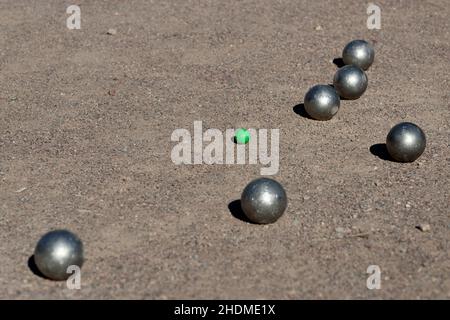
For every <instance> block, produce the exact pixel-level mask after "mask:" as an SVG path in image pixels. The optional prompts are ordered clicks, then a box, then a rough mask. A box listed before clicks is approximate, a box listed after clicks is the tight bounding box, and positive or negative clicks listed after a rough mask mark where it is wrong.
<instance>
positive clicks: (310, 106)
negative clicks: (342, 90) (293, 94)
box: [304, 84, 341, 120]
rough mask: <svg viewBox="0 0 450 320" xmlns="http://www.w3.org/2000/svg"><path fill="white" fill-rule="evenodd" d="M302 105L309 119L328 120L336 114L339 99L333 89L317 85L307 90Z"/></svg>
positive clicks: (339, 102)
mask: <svg viewBox="0 0 450 320" xmlns="http://www.w3.org/2000/svg"><path fill="white" fill-rule="evenodd" d="M304 104H305V110H306V112H307V113H308V114H309V115H310V116H311V118H314V119H316V120H329V119H331V118H333V116H334V115H335V114H336V113H337V112H338V110H339V106H340V104H341V99H340V98H339V95H338V94H337V92H336V90H335V89H334V88H333V87H331V86H328V85H322V84H319V85H316V86H314V87H312V88H311V89H309V90H308V92H307V93H306V95H305V100H304Z"/></svg>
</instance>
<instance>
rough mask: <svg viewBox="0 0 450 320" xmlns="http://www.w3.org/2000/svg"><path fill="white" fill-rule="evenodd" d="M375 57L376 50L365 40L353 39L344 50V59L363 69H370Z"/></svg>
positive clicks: (348, 63) (347, 62) (346, 62)
mask: <svg viewBox="0 0 450 320" xmlns="http://www.w3.org/2000/svg"><path fill="white" fill-rule="evenodd" d="M374 58H375V50H374V49H373V47H372V45H371V44H370V43H368V42H367V41H365V40H353V41H351V42H349V43H348V44H347V45H346V46H345V48H344V50H343V51H342V60H343V61H344V63H345V64H347V65H355V66H357V67H359V68H361V69H363V70H367V69H369V67H370V66H371V65H372V63H373V60H374Z"/></svg>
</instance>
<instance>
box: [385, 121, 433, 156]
mask: <svg viewBox="0 0 450 320" xmlns="http://www.w3.org/2000/svg"><path fill="white" fill-rule="evenodd" d="M426 144H427V141H426V137H425V133H424V132H423V131H422V129H420V128H419V127H418V126H416V125H415V124H414V123H411V122H401V123H399V124H397V125H395V126H394V127H393V128H392V129H391V130H390V131H389V134H388V135H387V138H386V148H387V150H388V152H389V154H390V156H391V157H392V158H393V159H394V160H397V161H399V162H413V161H414V160H416V159H417V158H419V157H420V156H421V155H422V153H423V152H424V151H425V147H426Z"/></svg>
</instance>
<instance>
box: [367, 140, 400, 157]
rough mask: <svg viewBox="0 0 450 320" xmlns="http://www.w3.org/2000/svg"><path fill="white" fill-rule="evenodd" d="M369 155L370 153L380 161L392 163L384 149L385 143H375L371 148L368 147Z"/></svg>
mask: <svg viewBox="0 0 450 320" xmlns="http://www.w3.org/2000/svg"><path fill="white" fill-rule="evenodd" d="M369 150H370V153H372V154H373V155H374V156H377V157H378V158H380V159H381V160H385V161H394V160H393V159H392V158H391V156H390V155H389V152H388V151H387V148H386V143H377V144H374V145H372V146H370V149H369Z"/></svg>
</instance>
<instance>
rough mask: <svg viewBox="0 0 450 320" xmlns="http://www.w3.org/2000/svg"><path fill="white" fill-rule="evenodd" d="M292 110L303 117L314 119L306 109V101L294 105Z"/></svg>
mask: <svg viewBox="0 0 450 320" xmlns="http://www.w3.org/2000/svg"><path fill="white" fill-rule="evenodd" d="M292 110H293V111H294V112H295V113H296V114H298V115H299V116H301V117H303V118H306V119H311V120H314V119H313V118H311V117H310V116H309V114H308V112H306V110H305V104H304V103H300V104H298V105H296V106H294V107H293V108H292Z"/></svg>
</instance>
